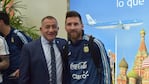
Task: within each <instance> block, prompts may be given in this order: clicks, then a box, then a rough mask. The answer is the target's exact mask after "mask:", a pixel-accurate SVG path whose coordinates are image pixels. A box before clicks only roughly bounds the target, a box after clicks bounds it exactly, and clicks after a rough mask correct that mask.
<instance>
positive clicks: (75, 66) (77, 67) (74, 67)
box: [70, 61, 87, 70]
mask: <svg viewBox="0 0 149 84" xmlns="http://www.w3.org/2000/svg"><path fill="white" fill-rule="evenodd" d="M86 68H87V61H85V62H79V63H78V64H74V63H71V64H70V69H71V70H80V69H86Z"/></svg>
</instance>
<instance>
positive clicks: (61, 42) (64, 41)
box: [55, 38, 67, 45]
mask: <svg viewBox="0 0 149 84" xmlns="http://www.w3.org/2000/svg"><path fill="white" fill-rule="evenodd" d="M55 42H56V43H57V44H63V45H64V44H66V43H67V41H66V40H65V39H63V38H56V39H55Z"/></svg>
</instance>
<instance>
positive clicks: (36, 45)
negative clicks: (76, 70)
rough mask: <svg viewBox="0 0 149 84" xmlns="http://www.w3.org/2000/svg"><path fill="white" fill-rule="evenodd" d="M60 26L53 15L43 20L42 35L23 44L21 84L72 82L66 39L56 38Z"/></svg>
mask: <svg viewBox="0 0 149 84" xmlns="http://www.w3.org/2000/svg"><path fill="white" fill-rule="evenodd" d="M58 30H59V27H58V22H57V20H56V18H55V17H53V16H46V17H44V18H43V19H42V21H41V27H40V32H41V34H42V35H41V37H40V38H39V39H37V40H35V41H33V42H31V43H29V44H26V45H24V46H23V49H22V53H21V64H20V82H19V83H20V84H70V83H69V77H67V76H69V75H67V74H68V73H69V71H68V69H69V68H67V67H68V62H67V59H66V58H64V57H66V56H64V55H65V53H64V52H63V51H64V48H65V45H66V43H67V42H66V40H64V39H61V38H56V36H57V33H58Z"/></svg>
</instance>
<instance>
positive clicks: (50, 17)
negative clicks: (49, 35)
mask: <svg viewBox="0 0 149 84" xmlns="http://www.w3.org/2000/svg"><path fill="white" fill-rule="evenodd" d="M45 19H54V20H55V21H56V22H57V20H56V18H55V17H53V16H46V17H44V18H43V19H42V20H41V22H43V21H44V20H45Z"/></svg>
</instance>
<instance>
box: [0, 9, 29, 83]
mask: <svg viewBox="0 0 149 84" xmlns="http://www.w3.org/2000/svg"><path fill="white" fill-rule="evenodd" d="M0 35H1V36H3V37H4V38H5V40H6V42H7V44H8V47H9V52H10V55H9V62H10V65H9V67H8V69H6V70H3V71H2V74H3V83H2V84H18V77H19V64H20V53H21V49H22V46H23V45H24V44H26V43H28V42H30V41H32V39H31V38H30V37H28V36H27V35H25V34H24V33H23V32H21V31H19V30H17V29H15V28H13V27H11V25H10V20H9V15H8V14H7V13H5V12H2V11H0Z"/></svg>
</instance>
